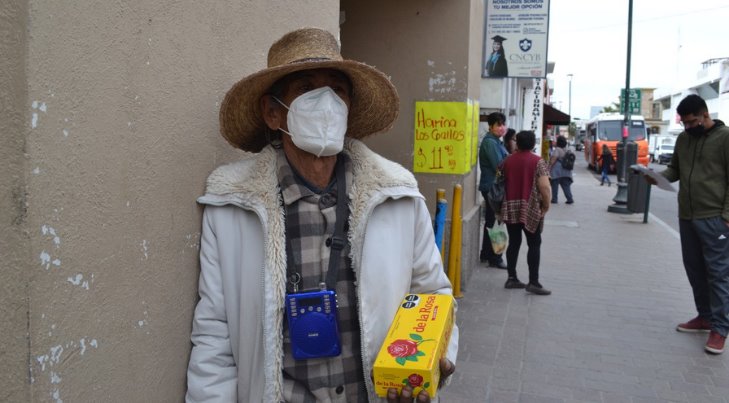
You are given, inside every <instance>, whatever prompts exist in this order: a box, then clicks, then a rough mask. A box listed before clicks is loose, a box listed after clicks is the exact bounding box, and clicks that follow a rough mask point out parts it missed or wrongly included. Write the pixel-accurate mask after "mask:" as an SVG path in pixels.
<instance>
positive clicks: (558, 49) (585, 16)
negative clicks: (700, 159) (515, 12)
mask: <svg viewBox="0 0 729 403" xmlns="http://www.w3.org/2000/svg"><path fill="white" fill-rule="evenodd" d="M628 4H629V2H628V0H551V2H550V21H549V45H548V59H549V61H552V62H555V68H554V73H553V74H551V75H550V76H549V78H551V79H552V80H553V86H554V94H553V96H552V104H553V105H555V106H556V107H558V108H559V109H561V110H562V111H564V112H565V113H567V112H568V110H569V81H570V80H569V77H568V76H567V75H568V74H570V73H571V74H573V77H572V103H571V104H572V116H573V117H577V118H582V119H587V118H589V117H590V116H589V114H590V107H591V106H606V105H610V104H611V103H613V102H617V101H618V96H619V95H620V89H621V88H624V87H625V78H626V60H627V59H626V58H627V45H628ZM632 31H633V32H632V46H631V47H632V51H631V71H630V87H631V88H646V87H647V88H666V87H669V88H670V87H674V86H676V84H677V83H680V82H682V81H687V80H690V79H693V78H694V77H696V73H697V71H698V70H700V69H701V63H702V62H703V61H706V60H708V59H712V58H721V57H729V1H727V0H695V1H686V0H633V28H632ZM678 87H679V88H680V87H683V86H681V85H680V84H678Z"/></svg>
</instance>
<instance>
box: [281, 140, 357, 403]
mask: <svg viewBox="0 0 729 403" xmlns="http://www.w3.org/2000/svg"><path fill="white" fill-rule="evenodd" d="M339 158H344V159H345V177H346V180H347V183H348V184H351V183H352V173H351V164H350V161H349V158H348V157H347V156H346V155H344V154H340V155H339ZM277 164H278V180H279V185H280V187H281V194H282V196H283V202H284V205H285V209H286V237H287V239H286V242H290V244H289V245H291V247H292V248H291V249H292V258H293V260H294V264H295V266H296V271H297V272H298V273H299V274H301V283H299V285H298V286H299V290H300V291H303V290H310V289H318V288H319V286H318V285H319V283H320V282H323V281H325V278H326V273H327V269H328V268H329V253H330V248H329V245H328V244H329V243H330V241H329V238H330V237H331V236H332V234H333V233H334V224H335V222H336V206H337V183H336V181H332V183H330V184H329V186H327V188H326V189H323V190H319V189H316V188H315V187H314V186H312V185H311V184H308V183H306V181H305V180H304V179H303V178H302V177H301V176H300V175H298V174H297V173H296V172H295V171H294V169H293V168H292V167H291V166H290V165H289V163H288V161H287V159H286V156H285V155H284V153H283V150H279V151H278V157H277ZM346 230H347V226H346V225H345V231H346ZM348 256H349V245H346V246H345V248H344V249H343V250H342V253H341V255H340V262H339V265H338V275H337V285H336V292H337V308H338V315H337V317H338V319H339V337H340V341H341V344H342V346H341V347H342V353H341V354H340V355H339V356H337V357H324V358H316V359H309V360H295V359H294V358H293V356H292V353H291V341H290V338H289V328H288V323H287V322H286V321H285V320H284V327H283V338H284V344H283V348H284V361H283V377H284V398H285V399H286V401H287V402H367V390H366V388H365V383H364V373H363V368H362V349H361V345H360V325H359V318H358V316H357V295H356V289H355V282H356V278H355V275H354V271H353V270H352V265H351V262H350V259H349V257H348ZM287 290H288V291H291V285H290V284H287Z"/></svg>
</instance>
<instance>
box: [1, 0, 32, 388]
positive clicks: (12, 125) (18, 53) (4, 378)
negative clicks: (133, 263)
mask: <svg viewBox="0 0 729 403" xmlns="http://www.w3.org/2000/svg"><path fill="white" fill-rule="evenodd" d="M26 3H27V2H26V1H25V0H10V1H3V2H2V3H0V55H2V56H0V134H1V135H0V144H1V145H0V329H2V330H0V335H1V336H0V402H24V401H28V400H29V399H30V386H29V383H28V338H27V333H28V312H29V309H28V302H29V300H28V280H29V278H30V274H29V270H30V258H29V250H28V247H27V245H28V235H27V231H26V229H27V225H26V214H25V207H26V206H25V190H24V172H25V169H24V167H25V158H24V155H23V149H24V146H25V135H26V130H25V127H26V124H25V123H26V122H25V118H24V114H23V111H24V107H23V105H24V104H25V103H26V100H27V96H26V94H25V85H24V82H25V59H26V57H25V46H24V44H25V39H26V22H27V19H26V18H25V16H26V14H27V4H26Z"/></svg>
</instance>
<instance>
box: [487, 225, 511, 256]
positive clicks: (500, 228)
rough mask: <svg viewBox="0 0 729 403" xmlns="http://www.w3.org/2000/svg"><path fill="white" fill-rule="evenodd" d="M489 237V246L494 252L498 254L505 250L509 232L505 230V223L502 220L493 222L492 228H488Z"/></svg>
mask: <svg viewBox="0 0 729 403" xmlns="http://www.w3.org/2000/svg"><path fill="white" fill-rule="evenodd" d="M489 239H491V247H492V248H493V249H494V253H495V254H497V255H500V254H502V253H504V252H506V247H507V246H508V245H509V234H508V233H507V232H506V224H505V223H503V222H498V223H495V224H494V226H493V228H489Z"/></svg>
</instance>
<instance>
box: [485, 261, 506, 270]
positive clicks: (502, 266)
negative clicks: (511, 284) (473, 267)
mask: <svg viewBox="0 0 729 403" xmlns="http://www.w3.org/2000/svg"><path fill="white" fill-rule="evenodd" d="M489 267H495V268H497V269H504V270H506V263H504V260H503V259H502V260H499V261H496V262H489Z"/></svg>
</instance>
